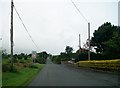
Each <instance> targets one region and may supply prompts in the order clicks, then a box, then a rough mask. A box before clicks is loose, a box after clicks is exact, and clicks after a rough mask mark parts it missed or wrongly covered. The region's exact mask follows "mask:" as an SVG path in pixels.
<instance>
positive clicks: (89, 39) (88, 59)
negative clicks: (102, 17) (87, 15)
mask: <svg viewBox="0 0 120 88" xmlns="http://www.w3.org/2000/svg"><path fill="white" fill-rule="evenodd" d="M88 47H89V48H88V60H90V23H89V22H88Z"/></svg>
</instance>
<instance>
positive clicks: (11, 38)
mask: <svg viewBox="0 0 120 88" xmlns="http://www.w3.org/2000/svg"><path fill="white" fill-rule="evenodd" d="M10 41H11V70H13V0H11V29H10Z"/></svg>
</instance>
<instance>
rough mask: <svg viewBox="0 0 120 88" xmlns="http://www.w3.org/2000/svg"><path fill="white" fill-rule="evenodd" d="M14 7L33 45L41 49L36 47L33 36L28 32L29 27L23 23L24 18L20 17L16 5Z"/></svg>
mask: <svg viewBox="0 0 120 88" xmlns="http://www.w3.org/2000/svg"><path fill="white" fill-rule="evenodd" d="M13 7H14V9H15V11H16V13H17V15H18V17H19V19H20V21H21V23H22V25H23V27H24V28H25V30H26V32H27V33H28V35H29V37H30V39H31V40H32V42H33V44H34V45H35V46H36V48H38V49H39V47H38V46H37V45H36V43H35V42H34V40H33V39H32V36H31V35H30V33H29V32H28V30H27V27H26V26H25V24H24V23H23V20H22V18H21V17H20V14H19V13H18V11H17V9H16V7H15V5H14V6H13Z"/></svg>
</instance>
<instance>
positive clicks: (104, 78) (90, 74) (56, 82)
mask: <svg viewBox="0 0 120 88" xmlns="http://www.w3.org/2000/svg"><path fill="white" fill-rule="evenodd" d="M28 86H118V75H117V74H111V73H103V72H95V71H92V70H83V69H78V70H75V69H74V68H70V67H67V66H65V65H57V64H53V63H52V62H51V60H50V59H49V58H48V59H47V64H46V66H45V67H44V68H43V69H42V70H41V71H40V72H39V73H38V75H37V76H36V78H35V79H34V80H33V81H32V82H31V83H30V84H29V85H28Z"/></svg>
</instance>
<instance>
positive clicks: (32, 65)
mask: <svg viewBox="0 0 120 88" xmlns="http://www.w3.org/2000/svg"><path fill="white" fill-rule="evenodd" d="M29 67H30V68H38V67H37V65H35V64H30V65H29Z"/></svg>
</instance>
